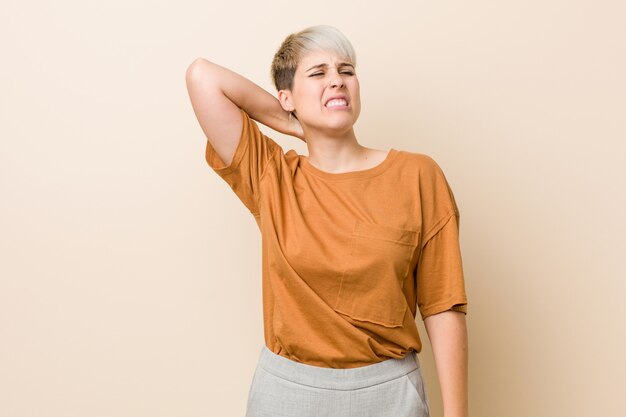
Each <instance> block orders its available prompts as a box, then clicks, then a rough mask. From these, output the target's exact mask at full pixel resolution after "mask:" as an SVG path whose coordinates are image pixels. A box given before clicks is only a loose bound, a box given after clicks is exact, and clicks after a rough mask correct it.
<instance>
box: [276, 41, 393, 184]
mask: <svg viewBox="0 0 626 417" xmlns="http://www.w3.org/2000/svg"><path fill="white" fill-rule="evenodd" d="M345 63H346V60H345V59H343V58H342V57H340V56H338V55H336V54H334V53H332V52H328V51H313V52H309V53H307V54H305V55H304V56H302V57H301V59H300V62H299V64H298V67H297V68H296V72H295V75H294V83H293V88H292V89H291V90H280V91H279V92H278V100H279V101H280V103H281V106H282V108H283V109H284V110H285V111H293V112H294V113H295V114H296V116H297V117H298V120H299V122H300V124H301V126H302V129H303V131H304V136H305V138H306V142H307V146H308V150H309V157H308V160H309V163H311V164H313V165H315V166H316V167H318V168H320V169H322V170H324V171H327V172H335V173H337V172H349V171H355V170H360V169H365V168H369V167H371V166H375V165H377V164H378V163H379V162H380V161H381V160H382V159H384V157H385V156H386V154H387V151H382V150H378V149H371V148H367V147H365V146H362V145H360V144H359V143H358V142H357V139H356V136H355V133H354V127H353V126H354V124H355V123H356V121H357V119H358V118H359V115H360V113H361V90H360V84H359V79H358V76H357V74H356V69H355V68H354V67H353V66H352V65H343V64H345ZM319 64H323V65H325V66H323V67H317V68H313V69H310V68H311V67H313V66H316V65H319ZM337 95H341V96H345V97H346V99H347V100H348V105H347V107H345V108H328V107H326V106H325V104H326V102H327V101H328V99H329V98H331V97H333V96H337Z"/></svg>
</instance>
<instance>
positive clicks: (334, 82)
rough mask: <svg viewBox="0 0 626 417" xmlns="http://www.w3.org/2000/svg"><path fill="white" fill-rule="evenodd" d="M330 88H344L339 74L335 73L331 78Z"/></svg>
mask: <svg viewBox="0 0 626 417" xmlns="http://www.w3.org/2000/svg"><path fill="white" fill-rule="evenodd" d="M330 86H331V87H333V88H334V87H343V86H344V81H343V78H342V77H341V75H340V74H339V73H335V74H334V75H333V77H332V78H331V80H330Z"/></svg>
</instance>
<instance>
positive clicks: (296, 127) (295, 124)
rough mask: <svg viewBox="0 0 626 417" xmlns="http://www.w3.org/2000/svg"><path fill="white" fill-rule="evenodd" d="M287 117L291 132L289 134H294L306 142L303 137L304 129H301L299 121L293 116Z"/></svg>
mask: <svg viewBox="0 0 626 417" xmlns="http://www.w3.org/2000/svg"><path fill="white" fill-rule="evenodd" d="M289 119H290V120H291V121H290V122H289V130H290V131H291V132H292V133H290V134H291V136H295V137H297V138H299V139H301V140H302V141H303V142H305V143H306V139H305V137H304V129H302V125H301V124H300V121H299V120H298V119H296V117H295V116H291V117H290V118H289Z"/></svg>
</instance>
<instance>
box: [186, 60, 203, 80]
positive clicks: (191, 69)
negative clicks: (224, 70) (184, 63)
mask: <svg viewBox="0 0 626 417" xmlns="http://www.w3.org/2000/svg"><path fill="white" fill-rule="evenodd" d="M207 63H208V61H207V60H206V59H204V58H201V57H198V58H196V59H194V60H193V61H192V62H191V64H189V66H188V67H187V70H186V71H185V80H187V82H189V81H192V80H195V79H197V78H198V77H199V76H200V74H201V73H203V72H204V71H203V68H206V64H207Z"/></svg>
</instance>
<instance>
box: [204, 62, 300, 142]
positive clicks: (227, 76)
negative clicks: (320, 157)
mask: <svg viewBox="0 0 626 417" xmlns="http://www.w3.org/2000/svg"><path fill="white" fill-rule="evenodd" d="M192 65H198V66H200V68H201V71H202V74H203V75H202V76H203V77H207V79H208V82H211V83H214V85H215V86H216V87H217V88H219V89H220V91H221V92H222V93H223V94H224V95H225V96H226V97H227V98H228V99H229V100H230V101H232V102H233V103H234V104H235V105H236V106H237V107H240V108H242V109H243V110H244V111H245V112H246V113H248V114H249V115H250V117H251V118H252V119H254V120H256V121H258V122H260V123H262V124H264V125H266V126H268V127H270V128H272V129H274V130H276V131H277V132H281V133H285V134H287V135H292V136H300V135H299V132H298V131H297V130H296V128H295V125H294V124H293V123H291V124H290V123H289V112H287V111H285V110H283V108H282V106H281V105H280V102H279V101H278V99H277V98H276V97H274V96H273V95H272V94H270V93H269V92H268V91H266V90H264V89H263V88H261V87H260V86H259V85H257V84H255V83H254V82H252V81H250V80H249V79H247V78H245V77H244V76H242V75H240V74H238V73H236V72H234V71H232V70H230V69H228V68H225V67H223V66H221V65H218V64H216V63H214V62H211V61H209V60H207V59H204V58H198V59H197V60H196V61H195V62H194V63H193V64H192Z"/></svg>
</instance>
